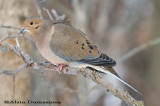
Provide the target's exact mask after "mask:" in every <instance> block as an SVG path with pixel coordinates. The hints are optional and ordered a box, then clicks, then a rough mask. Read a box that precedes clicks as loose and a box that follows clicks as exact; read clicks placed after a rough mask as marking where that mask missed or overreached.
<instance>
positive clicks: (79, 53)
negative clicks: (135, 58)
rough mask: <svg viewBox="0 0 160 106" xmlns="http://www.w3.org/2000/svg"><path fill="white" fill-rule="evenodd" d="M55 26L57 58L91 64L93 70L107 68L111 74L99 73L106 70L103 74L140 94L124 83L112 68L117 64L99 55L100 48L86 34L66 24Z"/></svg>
mask: <svg viewBox="0 0 160 106" xmlns="http://www.w3.org/2000/svg"><path fill="white" fill-rule="evenodd" d="M54 26H55V32H54V34H53V35H52V39H51V42H50V46H51V48H52V51H53V52H54V53H55V54H56V55H57V56H59V57H60V58H62V59H64V60H66V61H69V62H81V63H86V64H90V65H93V68H94V66H96V67H98V66H107V67H105V68H106V69H107V70H108V71H109V72H108V71H107V70H106V69H103V68H101V69H100V70H98V71H102V70H104V71H102V72H104V73H106V74H109V75H111V76H113V77H114V78H116V79H118V80H119V81H121V82H122V83H124V84H125V85H127V86H129V87H130V88H132V89H133V90H134V91H136V92H138V91H137V90H136V89H134V88H133V87H132V86H130V85H129V84H127V83H126V82H124V81H123V80H122V79H121V78H120V77H119V76H118V74H117V73H116V72H115V71H114V69H113V68H112V66H115V65H116V62H115V61H114V60H113V59H112V58H110V57H109V56H107V55H105V54H102V53H99V50H98V48H97V47H96V46H95V45H94V43H93V42H92V41H90V40H89V39H88V38H87V37H86V36H85V35H84V33H82V32H81V31H79V30H78V29H76V28H74V27H72V26H69V25H66V24H60V23H58V24H54ZM94 69H96V68H94ZM138 93H139V92H138Z"/></svg>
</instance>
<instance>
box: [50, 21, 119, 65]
mask: <svg viewBox="0 0 160 106" xmlns="http://www.w3.org/2000/svg"><path fill="white" fill-rule="evenodd" d="M54 28H55V32H54V34H53V35H52V39H51V42H50V46H51V48H52V51H53V52H54V53H55V54H56V55H57V56H59V57H60V58H63V59H64V60H66V61H69V62H81V63H86V64H91V65H96V66H110V67H112V66H114V65H115V64H116V62H115V61H114V60H113V59H111V58H110V57H108V56H107V55H105V54H100V53H99V50H98V48H97V47H96V45H95V44H94V43H93V42H92V41H90V40H89V39H88V38H87V37H86V36H85V35H84V33H82V32H81V31H79V30H78V29H76V28H74V27H72V26H70V25H66V24H61V23H58V24H54Z"/></svg>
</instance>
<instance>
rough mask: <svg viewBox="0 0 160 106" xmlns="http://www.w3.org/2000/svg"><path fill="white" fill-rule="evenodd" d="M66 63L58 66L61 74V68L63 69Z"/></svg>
mask: <svg viewBox="0 0 160 106" xmlns="http://www.w3.org/2000/svg"><path fill="white" fill-rule="evenodd" d="M64 66H65V65H64V64H60V65H59V67H58V73H59V74H60V73H61V70H62V69H63V67H64Z"/></svg>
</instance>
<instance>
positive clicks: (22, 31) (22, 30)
mask: <svg viewBox="0 0 160 106" xmlns="http://www.w3.org/2000/svg"><path fill="white" fill-rule="evenodd" d="M25 30H26V28H25V27H24V28H22V29H21V31H20V32H19V34H20V35H21V34H23V33H24V31H25Z"/></svg>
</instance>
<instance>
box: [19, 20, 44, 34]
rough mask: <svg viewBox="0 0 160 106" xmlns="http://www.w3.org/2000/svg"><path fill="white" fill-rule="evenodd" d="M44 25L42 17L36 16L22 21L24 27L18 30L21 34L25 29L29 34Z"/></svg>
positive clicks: (38, 30) (37, 30)
mask: <svg viewBox="0 0 160 106" xmlns="http://www.w3.org/2000/svg"><path fill="white" fill-rule="evenodd" d="M44 27H45V22H44V20H43V19H41V18H38V17H31V18H27V19H26V20H25V21H24V27H23V29H22V30H21V31H20V34H22V33H23V32H25V31H27V32H30V33H31V34H35V33H37V34H38V33H39V32H40V31H41V29H43V28H44Z"/></svg>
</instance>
